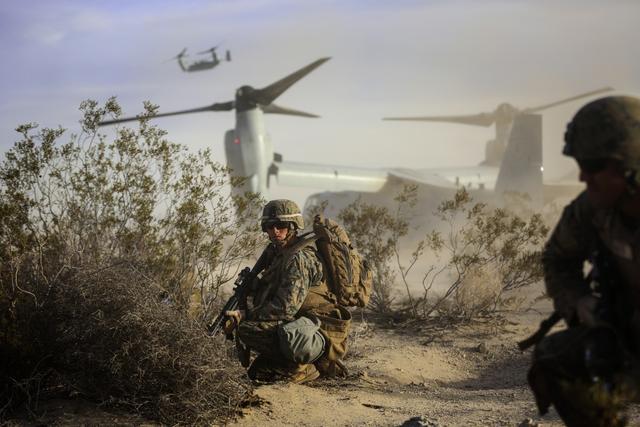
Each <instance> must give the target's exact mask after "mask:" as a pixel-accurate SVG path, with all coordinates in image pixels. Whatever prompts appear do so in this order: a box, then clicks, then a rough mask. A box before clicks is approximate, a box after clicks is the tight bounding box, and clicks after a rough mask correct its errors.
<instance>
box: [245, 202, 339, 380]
mask: <svg viewBox="0 0 640 427" xmlns="http://www.w3.org/2000/svg"><path fill="white" fill-rule="evenodd" d="M261 222H262V229H263V231H267V229H268V227H269V226H270V224H278V223H280V224H285V225H286V224H288V226H289V231H290V233H293V234H292V236H293V237H291V238H290V240H287V242H286V244H285V245H284V246H277V245H276V244H275V243H271V244H270V245H269V246H268V247H267V248H266V249H265V252H264V253H263V255H262V257H261V259H264V260H265V261H264V264H263V266H264V269H263V270H262V272H261V274H260V277H258V278H257V279H256V282H255V286H254V288H255V291H254V292H253V295H252V304H251V308H250V309H248V310H247V314H246V319H245V320H243V321H242V322H240V324H239V325H238V332H237V335H238V338H239V339H240V341H241V342H242V343H243V344H244V345H246V346H247V347H248V348H250V349H252V350H254V351H255V352H257V353H258V354H259V356H258V357H257V358H256V359H255V360H254V362H253V364H252V366H251V367H250V368H249V376H250V377H251V378H252V379H256V376H258V374H259V372H261V371H264V372H269V371H274V369H275V370H276V373H277V375H280V376H285V377H288V378H289V379H290V380H292V381H298V379H299V380H300V381H306V380H308V379H313V378H315V377H317V375H318V372H317V370H316V368H315V367H314V366H313V364H308V365H300V364H297V363H296V362H293V361H292V360H288V359H287V358H286V357H285V356H284V354H283V353H282V351H281V350H280V346H279V338H278V329H279V328H278V327H279V326H280V325H283V324H287V323H289V322H291V321H293V320H295V319H297V318H299V317H301V316H305V317H309V318H316V319H318V320H319V321H320V322H321V324H322V326H321V329H322V330H323V331H322V335H323V336H325V338H323V341H324V345H325V347H324V348H323V349H322V353H321V357H320V360H322V359H324V358H326V356H327V355H331V356H333V355H334V352H333V351H332V350H333V349H334V348H335V346H334V345H332V338H333V337H332V336H331V335H330V334H327V333H326V331H324V328H325V320H324V317H323V316H330V315H331V314H333V311H334V310H335V309H336V305H335V298H334V297H333V296H332V294H331V293H330V292H329V289H328V287H327V284H326V281H325V280H324V277H323V265H322V263H321V261H320V258H319V255H318V253H317V252H316V247H315V245H314V240H313V239H305V238H303V237H299V236H297V234H296V232H297V230H299V229H302V228H303V227H304V222H303V220H302V215H301V213H300V209H299V208H298V206H297V205H296V204H295V203H294V202H292V201H290V200H273V201H270V202H269V203H267V205H266V206H265V208H264V210H263V216H262V221H261ZM281 226H282V225H281ZM263 257H264V258H263ZM347 314H348V312H347ZM338 318H339V319H340V317H338ZM345 340H346V337H345ZM327 341H328V342H327ZM344 345H346V344H344ZM344 351H346V347H345V350H344ZM241 359H242V357H241Z"/></svg>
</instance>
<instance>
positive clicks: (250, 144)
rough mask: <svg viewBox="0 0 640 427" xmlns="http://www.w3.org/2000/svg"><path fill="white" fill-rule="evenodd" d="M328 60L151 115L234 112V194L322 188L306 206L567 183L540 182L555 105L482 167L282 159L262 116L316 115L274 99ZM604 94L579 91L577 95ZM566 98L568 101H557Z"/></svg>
mask: <svg viewBox="0 0 640 427" xmlns="http://www.w3.org/2000/svg"><path fill="white" fill-rule="evenodd" d="M329 59H330V58H321V59H318V60H316V61H314V62H312V63H310V64H308V65H306V66H304V67H302V68H300V69H299V70H297V71H295V72H293V73H291V74H289V75H288V76H286V77H284V78H282V79H280V80H278V81H276V82H274V83H272V84H270V85H268V86H266V87H264V88H262V89H255V88H253V87H251V86H248V85H244V86H241V87H240V88H238V89H237V90H236V93H235V98H234V100H231V101H225V102H216V103H213V104H211V105H208V106H204V107H199V108H192V109H187V110H180V111H174V112H168V113H160V114H157V115H156V116H155V117H154V118H159V117H165V116H173V115H179V114H190V113H197V112H207V111H212V112H217V111H230V110H235V127H234V129H230V130H228V131H227V132H226V133H225V138H224V144H225V155H226V159H227V166H229V167H230V168H231V169H232V171H233V173H234V174H235V175H237V176H242V177H246V178H247V179H246V182H245V185H244V187H243V188H240V189H237V190H236V191H240V192H242V191H252V192H257V193H260V194H262V195H263V196H264V197H265V198H269V190H270V188H271V187H272V186H273V183H274V182H277V184H279V185H285V186H295V187H306V188H316V189H323V190H325V192H324V193H316V194H314V195H312V196H310V197H309V198H308V199H307V205H309V204H311V205H313V204H318V203H321V202H322V200H329V199H333V200H338V199H340V200H343V201H344V200H352V199H353V198H354V197H357V195H358V194H367V193H369V194H386V195H389V194H393V192H394V191H397V186H398V185H399V184H402V183H414V184H418V185H419V186H420V187H421V188H424V189H425V192H426V193H425V194H427V195H429V197H431V195H432V194H443V195H451V194H452V192H455V191H456V189H457V188H460V187H464V188H466V189H469V190H473V191H478V192H480V193H482V194H491V195H495V194H503V193H505V192H521V193H527V194H529V195H530V197H531V198H532V200H535V201H542V199H543V197H545V196H544V194H543V193H544V192H546V191H547V187H550V186H552V187H555V189H556V190H557V189H558V188H561V187H562V186H563V185H564V183H550V182H548V181H544V180H543V167H542V116H541V115H540V114H537V113H536V112H537V111H539V110H540V109H541V108H542V107H544V108H549V107H550V106H551V105H552V104H547V105H545V106H542V107H536V109H535V111H533V109H529V110H523V111H519V112H518V114H515V113H514V114H513V115H512V122H511V123H510V124H509V131H508V132H506V134H505V138H506V139H505V142H504V144H505V147H504V150H503V153H502V155H501V157H502V158H501V159H500V162H499V164H497V165H495V164H489V163H488V162H483V164H480V165H477V166H468V167H458V168H442V169H402V168H361V167H350V166H336V165H326V164H313V163H307V162H294V161H287V160H284V156H283V155H282V154H280V153H276V152H275V151H274V149H273V144H272V142H271V139H270V138H269V135H268V133H267V132H266V129H265V125H264V114H286V115H293V116H300V117H310V118H313V117H318V116H317V115H315V114H311V113H307V112H304V111H299V110H294V109H290V108H285V107H281V106H278V105H276V104H274V103H273V102H274V101H275V100H276V99H277V98H278V97H279V96H280V95H282V94H283V93H284V92H285V91H286V90H287V89H289V88H290V87H291V86H292V85H293V84H295V83H296V82H298V81H299V80H300V79H302V78H303V77H305V76H306V75H308V74H309V73H310V72H312V71H313V70H315V69H316V68H318V67H319V66H320V65H322V64H324V63H325V62H327V61H328V60H329ZM607 89H608V88H607ZM599 91H600V90H599ZM599 91H593V92H589V93H588V94H582V95H580V97H582V96H588V95H592V94H595V93H596V92H597V93H599ZM575 98H576V97H574V98H571V99H575ZM568 101H569V99H566V100H562V101H559V102H568ZM553 105H557V103H553ZM513 110H515V108H514V109H513ZM135 120H138V117H127V118H118V119H114V120H107V121H103V122H101V123H100V125H111V124H117V123H122V122H128V121H135ZM492 120H493V119H492ZM486 121H489V119H486ZM501 132H503V131H501ZM576 184H577V182H576ZM385 197H386V196H385Z"/></svg>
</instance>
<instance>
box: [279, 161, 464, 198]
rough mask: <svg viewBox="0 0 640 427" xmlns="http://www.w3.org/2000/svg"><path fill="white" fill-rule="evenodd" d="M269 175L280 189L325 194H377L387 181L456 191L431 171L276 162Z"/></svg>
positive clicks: (452, 185)
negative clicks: (360, 192)
mask: <svg viewBox="0 0 640 427" xmlns="http://www.w3.org/2000/svg"><path fill="white" fill-rule="evenodd" d="M270 175H271V176H275V179H276V180H277V182H278V184H279V185H286V186H294V187H299V186H303V187H315V188H319V189H323V190H327V191H345V190H350V191H363V192H374V191H379V190H380V189H381V188H382V187H383V186H384V185H385V184H386V183H387V182H389V181H390V180H394V179H395V180H402V181H407V182H412V183H415V184H419V185H428V186H433V187H440V188H450V189H455V188H456V186H455V185H454V183H453V182H452V181H451V180H448V179H446V178H444V177H443V176H440V175H439V174H437V173H434V171H430V170H428V169H426V170H415V169H403V168H394V169H386V168H380V169H374V168H357V167H349V166H334V165H318V164H312V163H301V162H275V163H273V165H272V167H271V170H270Z"/></svg>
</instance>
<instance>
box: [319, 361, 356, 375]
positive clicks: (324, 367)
mask: <svg viewBox="0 0 640 427" xmlns="http://www.w3.org/2000/svg"><path fill="white" fill-rule="evenodd" d="M314 364H315V366H316V368H317V369H318V371H320V374H322V376H323V377H329V378H333V377H336V376H339V377H342V378H346V377H347V376H348V375H349V371H348V370H347V367H346V366H345V364H344V363H343V362H342V360H336V361H331V360H329V359H327V358H326V357H321V358H320V359H318V360H316V361H315V362H314Z"/></svg>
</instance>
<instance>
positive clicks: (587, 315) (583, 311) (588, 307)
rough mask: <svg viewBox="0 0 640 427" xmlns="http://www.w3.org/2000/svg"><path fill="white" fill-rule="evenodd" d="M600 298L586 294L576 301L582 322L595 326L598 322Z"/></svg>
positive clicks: (578, 314)
mask: <svg viewBox="0 0 640 427" xmlns="http://www.w3.org/2000/svg"><path fill="white" fill-rule="evenodd" d="M597 305H598V299H597V298H596V297H594V296H593V295H585V296H583V297H581V298H580V299H579V300H578V302H577V303H576V315H577V316H578V320H579V321H580V323H581V324H583V325H585V326H595V324H596V323H597V318H596V306H597Z"/></svg>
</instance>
